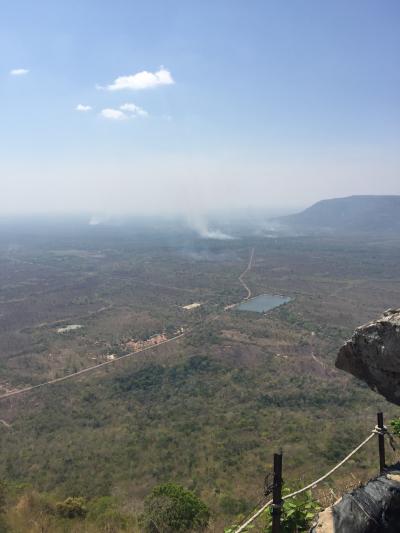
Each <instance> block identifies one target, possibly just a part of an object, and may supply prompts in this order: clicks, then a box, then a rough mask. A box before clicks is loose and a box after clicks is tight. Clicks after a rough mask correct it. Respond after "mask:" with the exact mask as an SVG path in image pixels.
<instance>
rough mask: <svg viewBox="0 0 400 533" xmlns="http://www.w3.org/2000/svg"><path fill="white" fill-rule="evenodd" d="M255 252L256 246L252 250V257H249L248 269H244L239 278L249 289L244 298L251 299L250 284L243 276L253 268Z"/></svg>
mask: <svg viewBox="0 0 400 533" xmlns="http://www.w3.org/2000/svg"><path fill="white" fill-rule="evenodd" d="M254 253H255V248H252V249H251V252H250V258H249V262H248V265H247V267H246V269H245V270H243V272H242V273H241V274H240V276H239V278H238V279H239V281H240V283H241V284H242V285H243V287H244V288H245V289H246V291H247V296H246V297H245V298H244V299H245V300H249V299H250V298H251V290H250V288H249V286H248V285H247V283H246V282H245V281H244V280H243V278H244V276H245V275H246V274H247V272H249V271H250V270H251V268H252V266H253V261H254Z"/></svg>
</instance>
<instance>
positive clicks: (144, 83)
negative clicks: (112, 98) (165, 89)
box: [106, 67, 175, 91]
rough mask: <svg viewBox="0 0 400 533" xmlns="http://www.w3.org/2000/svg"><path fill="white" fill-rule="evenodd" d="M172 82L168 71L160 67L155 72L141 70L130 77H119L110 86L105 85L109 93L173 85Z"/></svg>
mask: <svg viewBox="0 0 400 533" xmlns="http://www.w3.org/2000/svg"><path fill="white" fill-rule="evenodd" d="M174 83H175V81H174V80H173V78H172V76H171V73H170V72H169V70H167V69H165V68H164V67H161V68H160V69H159V70H158V71H157V72H148V71H147V70H142V71H141V72H137V73H136V74H131V75H130V76H119V77H118V78H116V79H115V80H114V82H113V83H112V84H111V85H107V87H106V89H108V90H109V91H121V90H123V89H131V90H139V89H150V88H152V87H157V86H158V85H173V84H174Z"/></svg>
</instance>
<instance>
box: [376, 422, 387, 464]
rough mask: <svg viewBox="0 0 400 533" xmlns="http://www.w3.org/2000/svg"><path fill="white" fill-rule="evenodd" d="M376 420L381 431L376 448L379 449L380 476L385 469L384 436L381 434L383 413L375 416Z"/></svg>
mask: <svg viewBox="0 0 400 533" xmlns="http://www.w3.org/2000/svg"><path fill="white" fill-rule="evenodd" d="M377 418H378V424H377V426H378V429H380V430H381V433H379V434H378V447H379V470H380V472H381V474H382V473H383V471H384V470H385V468H386V459H385V435H384V434H383V430H384V427H385V426H384V424H383V413H378V414H377Z"/></svg>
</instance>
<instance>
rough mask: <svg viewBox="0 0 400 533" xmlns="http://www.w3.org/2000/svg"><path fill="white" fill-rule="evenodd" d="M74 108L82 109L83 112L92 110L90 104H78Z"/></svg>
mask: <svg viewBox="0 0 400 533" xmlns="http://www.w3.org/2000/svg"><path fill="white" fill-rule="evenodd" d="M75 110H76V111H83V112H86V111H91V110H92V106H90V105H83V104H78V105H77V106H76V107H75Z"/></svg>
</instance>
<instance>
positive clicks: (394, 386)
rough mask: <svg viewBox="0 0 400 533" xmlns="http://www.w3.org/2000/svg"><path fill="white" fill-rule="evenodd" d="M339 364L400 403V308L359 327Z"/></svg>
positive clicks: (345, 347)
mask: <svg viewBox="0 0 400 533" xmlns="http://www.w3.org/2000/svg"><path fill="white" fill-rule="evenodd" d="M336 367H337V368H340V369H341V370H345V371H346V372H349V373H350V374H353V376H355V377H357V378H359V379H361V380H363V381H365V382H366V383H367V384H368V385H369V386H370V387H371V389H373V390H375V391H377V392H379V393H380V394H382V395H383V396H384V397H385V398H386V399H387V400H389V401H390V402H392V403H395V404H397V405H400V309H389V310H388V311H386V312H385V313H383V315H382V316H381V317H380V318H378V319H377V320H374V321H373V322H370V323H369V324H365V325H364V326H361V327H359V328H357V329H356V331H355V332H354V335H353V337H352V338H351V340H349V341H347V342H346V344H345V345H344V346H343V347H342V348H341V349H340V351H339V353H338V356H337V359H336ZM399 531H400V526H399Z"/></svg>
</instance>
